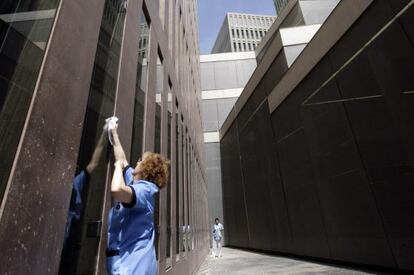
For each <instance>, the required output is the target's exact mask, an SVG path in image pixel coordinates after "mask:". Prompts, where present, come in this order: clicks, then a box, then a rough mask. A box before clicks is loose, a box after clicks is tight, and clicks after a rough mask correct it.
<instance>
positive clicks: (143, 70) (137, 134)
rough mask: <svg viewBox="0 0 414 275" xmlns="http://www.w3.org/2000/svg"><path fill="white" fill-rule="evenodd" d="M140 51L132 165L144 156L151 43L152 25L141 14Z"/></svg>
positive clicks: (142, 13)
mask: <svg viewBox="0 0 414 275" xmlns="http://www.w3.org/2000/svg"><path fill="white" fill-rule="evenodd" d="M138 26H139V30H140V38H139V51H138V63H137V80H136V85H135V103H134V124H133V130H132V144H131V164H136V163H137V161H138V159H139V158H140V157H141V154H142V140H143V133H144V111H145V94H146V91H147V70H148V66H147V64H148V51H149V41H150V35H149V34H150V24H149V21H148V20H147V18H146V17H145V14H144V12H141V18H140V22H139V23H138Z"/></svg>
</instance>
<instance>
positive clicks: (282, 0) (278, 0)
mask: <svg viewBox="0 0 414 275" xmlns="http://www.w3.org/2000/svg"><path fill="white" fill-rule="evenodd" d="M288 1H290V0H273V2H275V8H276V14H278V15H279V14H280V12H281V11H282V9H283V8H284V7H285V6H286V4H287V2H288Z"/></svg>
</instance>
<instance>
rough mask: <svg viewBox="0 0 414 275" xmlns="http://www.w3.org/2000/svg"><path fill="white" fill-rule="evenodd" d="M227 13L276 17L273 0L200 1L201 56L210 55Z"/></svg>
mask: <svg viewBox="0 0 414 275" xmlns="http://www.w3.org/2000/svg"><path fill="white" fill-rule="evenodd" d="M227 12H241V13H251V14H263V15H276V11H275V4H274V3H273V0H198V16H199V28H200V31H199V33H200V52H201V54H208V53H210V51H211V48H213V45H214V42H215V41H216V38H217V35H218V32H219V30H220V28H221V25H222V24H223V21H224V17H225V15H226V13H227Z"/></svg>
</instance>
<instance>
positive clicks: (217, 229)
mask: <svg viewBox="0 0 414 275" xmlns="http://www.w3.org/2000/svg"><path fill="white" fill-rule="evenodd" d="M223 230H224V227H223V225H222V224H221V223H220V220H219V218H216V219H215V221H214V225H213V230H212V233H213V255H214V256H215V257H221V240H222V239H223V234H222V231H223ZM214 247H215V248H214Z"/></svg>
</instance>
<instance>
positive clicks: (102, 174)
mask: <svg viewBox="0 0 414 275" xmlns="http://www.w3.org/2000/svg"><path fill="white" fill-rule="evenodd" d="M124 19H125V9H124V0H116V1H114V0H107V1H105V10H104V13H103V17H102V24H101V28H100V33H99V41H98V47H97V52H96V57H95V65H94V70H93V75H92V81H91V87H90V92H89V99H88V105H87V110H86V115H85V120H84V125H83V133H82V140H81V146H80V150H79V159H78V163H77V173H76V175H75V178H74V180H73V189H72V190H73V191H72V198H71V204H70V209H69V213H68V221H67V225H66V232H65V241H64V247H63V252H62V259H61V265H60V271H59V273H60V274H93V273H95V272H96V270H95V268H96V267H97V266H98V265H97V263H96V260H97V259H98V257H97V254H98V245H99V241H100V237H101V236H100V233H101V226H102V212H103V204H104V202H105V190H106V180H107V169H108V162H109V158H108V156H107V152H108V151H107V140H108V137H107V133H106V132H104V131H103V126H104V123H105V119H106V118H107V117H109V116H111V115H112V114H113V109H114V98H115V92H116V81H117V71H118V65H119V57H120V48H121V41H122V34H123V24H124Z"/></svg>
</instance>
